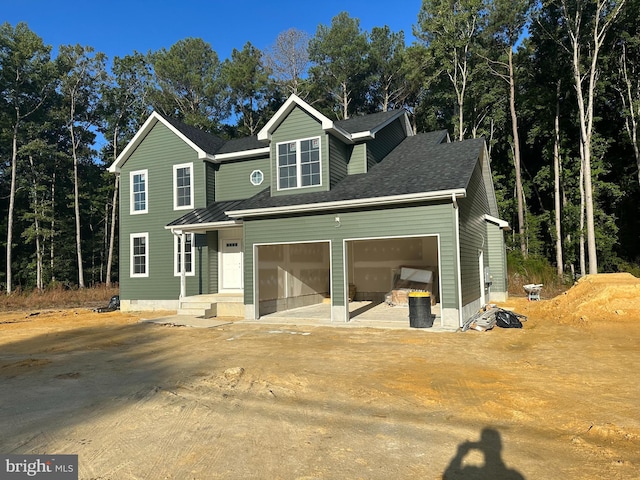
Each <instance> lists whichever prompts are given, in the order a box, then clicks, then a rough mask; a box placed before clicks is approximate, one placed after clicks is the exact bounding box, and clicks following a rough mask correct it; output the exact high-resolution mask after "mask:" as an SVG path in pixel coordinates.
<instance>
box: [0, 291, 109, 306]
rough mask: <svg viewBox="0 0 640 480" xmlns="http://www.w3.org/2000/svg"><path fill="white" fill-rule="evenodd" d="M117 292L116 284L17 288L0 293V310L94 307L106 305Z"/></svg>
mask: <svg viewBox="0 0 640 480" xmlns="http://www.w3.org/2000/svg"><path fill="white" fill-rule="evenodd" d="M118 292H119V290H118V287H117V286H115V287H109V288H107V287H106V286H104V285H98V286H95V287H91V288H74V289H70V288H65V287H64V286H62V285H58V286H55V287H51V288H47V289H45V290H42V291H39V290H32V291H22V290H20V289H17V290H16V291H14V292H12V293H11V294H10V295H7V294H0V311H13V310H34V309H55V308H96V307H102V306H106V305H107V304H108V303H109V299H110V298H111V297H112V296H113V295H118Z"/></svg>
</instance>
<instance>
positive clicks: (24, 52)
mask: <svg viewBox="0 0 640 480" xmlns="http://www.w3.org/2000/svg"><path fill="white" fill-rule="evenodd" d="M50 50H51V47H49V46H45V45H44V43H43V41H42V39H41V38H40V37H38V36H37V35H36V34H35V33H33V32H32V31H31V30H29V27H28V26H27V25H26V24H25V23H19V24H17V25H16V27H15V28H13V27H12V26H11V25H9V24H8V23H4V24H3V25H2V26H0V102H1V106H2V114H3V115H6V116H7V117H8V118H9V120H8V124H9V127H10V131H11V188H10V194H9V212H8V217H7V275H6V292H7V293H8V294H10V293H11V291H12V281H13V279H12V264H13V258H12V248H13V223H14V213H15V212H14V210H15V197H16V175H17V171H18V148H19V145H18V143H19V142H18V140H19V137H20V135H21V132H22V125H23V122H24V121H25V120H26V119H28V118H29V117H30V116H32V115H33V114H34V113H35V112H37V111H38V109H40V108H41V107H42V105H43V103H44V101H45V99H46V98H47V95H49V94H50V92H51V91H52V89H53V86H54V83H53V78H52V72H53V69H52V65H51V61H50V57H49V54H50Z"/></svg>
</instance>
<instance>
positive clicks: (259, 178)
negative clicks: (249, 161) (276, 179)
mask: <svg viewBox="0 0 640 480" xmlns="http://www.w3.org/2000/svg"><path fill="white" fill-rule="evenodd" d="M249 179H250V180H251V184H252V185H260V184H262V182H263V181H264V174H263V173H262V171H261V170H254V171H253V172H251V176H250V177H249Z"/></svg>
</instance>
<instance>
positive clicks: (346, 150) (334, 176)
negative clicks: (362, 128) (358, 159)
mask: <svg viewBox="0 0 640 480" xmlns="http://www.w3.org/2000/svg"><path fill="white" fill-rule="evenodd" d="M328 139H329V178H330V181H331V186H332V187H333V186H334V185H335V184H336V183H338V182H339V181H340V180H342V179H344V178H345V177H346V176H347V163H348V161H349V156H350V153H351V152H350V151H351V149H352V146H351V145H346V144H344V143H342V142H341V141H340V140H338V139H337V138H336V137H334V136H332V135H329V136H328Z"/></svg>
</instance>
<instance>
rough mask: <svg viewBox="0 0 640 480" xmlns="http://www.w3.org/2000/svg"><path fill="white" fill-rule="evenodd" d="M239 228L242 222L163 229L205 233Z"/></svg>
mask: <svg viewBox="0 0 640 480" xmlns="http://www.w3.org/2000/svg"><path fill="white" fill-rule="evenodd" d="M241 226H242V220H227V221H225V222H209V223H196V224H192V225H166V226H165V227H164V229H165V230H171V231H172V232H180V231H185V232H193V233H207V232H208V231H210V230H222V229H223V228H230V227H241Z"/></svg>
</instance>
